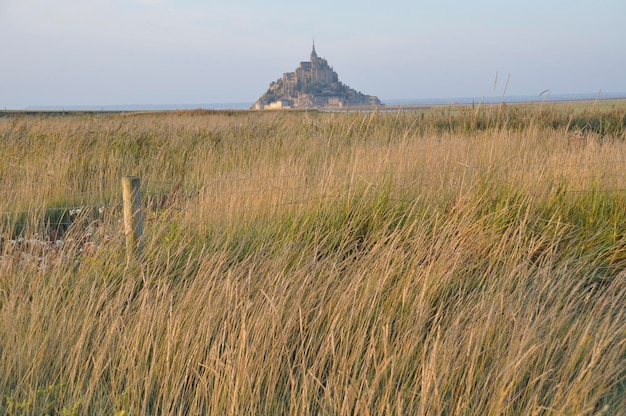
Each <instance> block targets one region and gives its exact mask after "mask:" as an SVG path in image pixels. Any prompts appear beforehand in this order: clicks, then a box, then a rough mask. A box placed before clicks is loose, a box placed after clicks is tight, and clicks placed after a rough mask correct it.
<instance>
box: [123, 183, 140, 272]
mask: <svg viewBox="0 0 626 416" xmlns="http://www.w3.org/2000/svg"><path fill="white" fill-rule="evenodd" d="M140 185H141V181H140V179H139V177H138V176H125V177H123V178H122V197H123V200H124V234H125V235H126V255H127V257H128V261H129V262H130V260H131V259H132V258H134V257H136V256H137V255H139V254H140V253H141V235H142V234H143V216H142V214H141V192H140V191H139V187H140Z"/></svg>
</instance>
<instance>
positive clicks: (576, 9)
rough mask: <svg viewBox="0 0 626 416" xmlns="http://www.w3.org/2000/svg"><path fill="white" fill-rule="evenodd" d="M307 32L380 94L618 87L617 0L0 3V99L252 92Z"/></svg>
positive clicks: (290, 65)
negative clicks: (495, 82)
mask: <svg viewBox="0 0 626 416" xmlns="http://www.w3.org/2000/svg"><path fill="white" fill-rule="evenodd" d="M313 37H315V44H316V49H317V52H318V54H319V55H320V56H322V57H324V58H326V59H327V60H328V62H329V64H330V65H332V66H333V67H334V69H335V70H336V71H337V73H338V74H339V79H340V80H341V81H343V82H344V83H345V84H347V85H349V86H351V87H352V88H355V89H357V90H360V91H362V92H364V93H366V94H372V95H377V96H378V97H380V98H381V99H382V100H383V101H384V100H388V99H402V98H405V99H419V98H454V97H483V96H492V95H496V96H500V95H502V94H503V93H504V85H505V82H506V79H507V77H509V74H510V82H509V85H508V89H507V91H506V94H507V95H537V94H539V93H540V92H541V91H543V90H545V89H550V90H551V91H552V94H566V93H596V92H598V91H600V90H602V91H603V92H607V93H608V92H618V93H626V46H625V42H626V41H625V40H626V2H625V1H624V0H524V1H505V0H499V1H496V0H475V1H460V0H438V1H435V0H432V1H420V0H412V1H407V0H402V1H401V0H388V1H380V0H379V1H370V0H359V1H353V0H348V1H341V2H340V1H330V0H317V1H309V2H295V1H293V0H292V1H285V0H279V1H253V0H245V1H237V0H228V1H225V0H218V1H215V0H213V1H200V0H55V1H50V0H0V39H2V46H1V48H0V51H1V52H0V54H1V55H0V56H1V57H2V58H1V59H0V108H12V109H19V108H25V107H28V106H40V105H61V106H75V105H118V104H154V105H158V104H194V103H198V104H200V103H215V102H253V101H255V100H256V99H257V98H258V97H259V96H260V95H261V94H262V93H263V92H264V91H265V90H266V89H267V87H268V85H269V83H270V82H271V81H274V80H276V79H277V78H279V77H280V76H281V75H282V73H283V72H288V71H293V70H294V69H295V68H296V66H297V65H298V63H299V62H300V61H304V60H308V56H309V53H310V51H311V41H312V38H313ZM496 73H497V74H498V83H497V85H496V87H495V92H494V81H495V79H496Z"/></svg>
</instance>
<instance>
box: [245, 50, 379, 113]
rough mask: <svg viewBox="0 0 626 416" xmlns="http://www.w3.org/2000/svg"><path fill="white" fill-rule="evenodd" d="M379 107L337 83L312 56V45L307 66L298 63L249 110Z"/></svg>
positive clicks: (369, 97) (373, 99) (323, 61)
mask: <svg viewBox="0 0 626 416" xmlns="http://www.w3.org/2000/svg"><path fill="white" fill-rule="evenodd" d="M380 105H382V104H381V102H380V100H379V99H378V97H375V96H372V95H365V94H362V93H360V92H358V91H355V90H353V89H352V88H350V87H348V86H347V85H344V84H343V83H341V82H339V77H338V76H337V73H336V72H335V71H334V70H333V68H332V67H330V66H328V62H327V61H326V59H323V58H320V57H318V56H317V53H316V52H315V42H313V50H312V51H311V60H310V61H309V62H300V65H299V66H298V68H296V70H295V71H294V72H285V73H284V74H283V76H282V78H279V79H278V80H276V81H275V82H272V83H271V84H270V87H269V89H268V90H267V91H266V92H265V94H263V95H262V96H261V98H259V100H258V101H257V102H256V103H254V105H253V106H252V108H254V109H257V110H263V109H280V108H343V107H372V106H380Z"/></svg>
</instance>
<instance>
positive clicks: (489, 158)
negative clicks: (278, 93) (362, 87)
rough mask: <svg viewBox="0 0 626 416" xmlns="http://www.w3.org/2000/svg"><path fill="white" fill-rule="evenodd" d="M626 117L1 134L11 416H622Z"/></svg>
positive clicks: (115, 127)
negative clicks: (132, 190) (127, 193)
mask: <svg viewBox="0 0 626 416" xmlns="http://www.w3.org/2000/svg"><path fill="white" fill-rule="evenodd" d="M624 108H625V107H624V104H623V103H612V104H611V105H606V106H604V107H602V106H597V107H594V106H593V105H592V104H591V103H589V104H588V105H586V106H581V105H578V106H577V107H574V106H570V105H567V104H562V105H559V106H555V105H551V104H545V105H534V106H521V105H520V106H494V107H458V108H437V109H425V110H419V111H405V112H389V113H384V112H371V113H359V112H337V113H317V112H247V111H246V112H211V111H187V112H168V113H146V114H134V113H128V114H111V115H107V114H99V115H93V114H76V115H69V116H63V117H46V116H43V115H39V116H37V115H15V114H14V115H10V116H6V117H0V140H1V146H2V152H1V153H0V215H1V217H0V221H1V222H0V225H1V227H2V228H1V230H0V232H1V236H0V239H1V240H0V242H1V246H0V255H1V257H0V392H1V394H2V397H0V413H2V414H117V415H122V414H124V415H130V414H134V415H139V414H190V415H191V414H232V415H240V414H294V415H306V414H346V415H347V414H362V415H366V414H424V415H428V414H450V415H457V414H473V415H487V414H507V415H518V414H555V415H557V414H582V415H597V414H606V415H609V414H624V413H626V337H625V335H626V308H624V305H626V233H625V232H626V180H625V179H626V133H625V132H626V116H625V111H624ZM126 175H138V176H140V177H141V178H142V183H143V184H144V188H143V189H142V191H143V197H144V201H145V205H146V208H145V221H146V222H145V227H144V228H145V232H144V237H143V239H144V250H143V253H142V255H141V256H140V257H138V258H137V259H135V260H134V261H131V262H130V263H127V262H126V256H125V255H126V251H125V249H124V246H123V243H124V236H123V231H122V224H121V223H120V219H121V209H120V202H121V189H120V178H121V177H122V176H126ZM76 209H78V211H76ZM70 210H73V211H71V212H70Z"/></svg>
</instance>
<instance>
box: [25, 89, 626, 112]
mask: <svg viewBox="0 0 626 416" xmlns="http://www.w3.org/2000/svg"><path fill="white" fill-rule="evenodd" d="M620 98H621V99H626V93H604V92H603V93H583V94H552V95H551V94H549V93H547V92H546V93H544V94H542V95H518V96H504V97H502V96H499V97H497V96H491V97H455V98H410V99H404V98H400V99H387V100H381V101H382V102H383V104H385V105H390V106H402V105H407V106H409V105H410V106H436V105H450V104H467V105H469V104H478V103H484V104H500V103H533V102H558V101H582V100H613V99H620ZM252 104H254V103H252V102H232V103H209V104H206V103H205V104H158V105H154V104H120V105H69V106H59V105H53V106H29V107H26V108H25V110H27V111H28V110H30V111H45V110H49V111H167V110H197V109H206V110H246V109H249V108H250V107H251V106H252Z"/></svg>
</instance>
